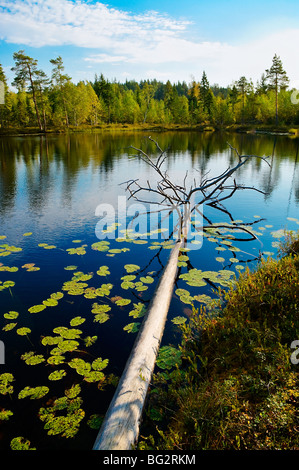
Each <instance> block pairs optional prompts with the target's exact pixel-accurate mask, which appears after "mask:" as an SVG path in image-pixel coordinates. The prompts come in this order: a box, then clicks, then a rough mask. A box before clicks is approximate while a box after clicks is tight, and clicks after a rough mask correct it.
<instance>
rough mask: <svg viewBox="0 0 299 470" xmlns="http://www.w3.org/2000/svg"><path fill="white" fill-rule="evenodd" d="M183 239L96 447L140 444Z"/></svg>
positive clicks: (173, 254)
mask: <svg viewBox="0 0 299 470" xmlns="http://www.w3.org/2000/svg"><path fill="white" fill-rule="evenodd" d="M181 245H182V241H177V242H176V245H175V246H174V248H173V249H172V251H171V253H170V256H169V259H168V262H167V264H166V266H165V268H164V271H163V273H162V276H161V278H160V280H159V283H158V285H157V288H156V290H155V293H154V296H153V298H152V300H151V302H150V305H149V307H148V310H147V312H146V315H145V318H144V320H143V323H142V325H141V328H140V330H139V333H138V335H137V338H136V341H135V343H134V346H133V349H132V351H131V354H130V356H129V359H128V361H127V363H126V366H125V369H124V371H123V374H122V376H121V378H120V381H119V384H118V387H117V389H116V391H115V394H114V396H113V399H112V401H111V403H110V406H109V408H108V410H107V413H106V416H105V419H104V422H103V424H102V427H101V429H100V431H99V433H98V436H97V438H96V441H95V443H94V446H93V450H131V449H132V448H134V446H135V445H136V443H137V440H138V436H139V426H140V422H141V417H142V411H143V408H144V403H145V399H146V395H147V390H148V386H149V383H150V380H151V377H152V373H153V370H154V367H155V362H156V357H157V354H158V351H159V346H160V343H161V339H162V336H163V331H164V326H165V322H166V318H167V313H168V309H169V304H170V301H171V298H172V293H173V287H174V282H175V278H176V274H177V262H178V256H179V251H180V248H181Z"/></svg>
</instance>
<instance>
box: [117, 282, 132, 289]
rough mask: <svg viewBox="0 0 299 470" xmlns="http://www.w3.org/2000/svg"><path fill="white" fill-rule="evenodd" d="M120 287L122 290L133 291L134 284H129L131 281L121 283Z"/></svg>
mask: <svg viewBox="0 0 299 470" xmlns="http://www.w3.org/2000/svg"><path fill="white" fill-rule="evenodd" d="M120 287H121V288H122V289H124V290H128V289H134V287H135V284H134V282H131V281H123V282H122V283H121V285H120Z"/></svg>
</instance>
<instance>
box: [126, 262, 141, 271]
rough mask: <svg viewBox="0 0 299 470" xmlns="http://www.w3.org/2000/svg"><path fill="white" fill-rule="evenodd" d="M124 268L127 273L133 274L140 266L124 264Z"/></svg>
mask: <svg viewBox="0 0 299 470" xmlns="http://www.w3.org/2000/svg"><path fill="white" fill-rule="evenodd" d="M124 268H125V270H126V271H127V273H133V272H135V271H138V270H139V269H140V266H138V265H137V264H125V266H124Z"/></svg>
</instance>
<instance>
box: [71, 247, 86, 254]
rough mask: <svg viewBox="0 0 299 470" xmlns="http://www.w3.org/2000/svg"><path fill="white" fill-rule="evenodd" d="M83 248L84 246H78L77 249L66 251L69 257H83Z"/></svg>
mask: <svg viewBox="0 0 299 470" xmlns="http://www.w3.org/2000/svg"><path fill="white" fill-rule="evenodd" d="M85 246H86V245H82V246H79V247H78V248H67V249H66V251H67V252H68V254H69V255H85V254H86V250H85Z"/></svg>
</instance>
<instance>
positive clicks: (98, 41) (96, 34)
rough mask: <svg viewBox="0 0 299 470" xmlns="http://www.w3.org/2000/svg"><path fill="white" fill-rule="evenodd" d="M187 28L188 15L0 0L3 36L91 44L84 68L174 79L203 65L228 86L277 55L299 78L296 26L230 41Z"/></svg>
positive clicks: (28, 42)
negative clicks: (197, 35)
mask: <svg viewBox="0 0 299 470" xmlns="http://www.w3.org/2000/svg"><path fill="white" fill-rule="evenodd" d="M189 26H190V23H189V22H187V21H181V20H177V19H175V18H172V17H170V16H167V15H163V14H160V13H157V12H155V11H149V12H146V13H144V14H139V15H135V14H133V13H130V12H126V11H121V10H118V9H115V8H110V7H108V6H107V5H105V4H103V3H101V2H97V3H89V2H88V1H84V0H81V1H80V0H76V1H70V0H39V1H37V0H11V1H8V0H0V39H2V40H4V41H6V42H8V43H14V44H18V45H22V46H24V47H26V46H31V47H42V46H46V45H47V46H63V45H72V46H77V47H81V48H88V49H89V51H88V55H87V56H86V57H85V63H86V65H87V66H88V67H90V66H92V65H94V66H97V65H98V64H102V65H103V66H104V65H105V66H106V67H108V66H110V67H117V66H119V65H120V64H122V66H123V67H126V68H127V67H131V68H132V69H135V70H136V67H138V68H139V70H140V71H142V72H141V74H143V76H144V77H146V76H150V75H151V74H152V72H153V71H154V70H157V72H158V74H159V77H163V76H165V78H166V76H167V73H168V74H169V75H168V76H169V78H170V79H171V77H173V78H174V77H176V80H186V79H187V80H188V78H189V77H190V76H191V75H194V76H196V77H198V76H199V77H200V76H201V74H202V71H203V70H205V71H206V72H207V75H208V78H209V80H210V83H219V84H220V85H227V84H230V83H231V82H232V81H233V80H237V79H238V78H240V76H241V75H245V76H246V77H247V78H252V79H253V81H254V82H255V81H256V80H257V79H259V78H260V76H261V74H262V73H263V72H264V71H265V69H266V68H268V67H270V66H271V61H272V57H273V56H274V54H275V53H277V54H278V55H280V56H281V59H282V60H283V65H284V67H285V69H286V70H287V72H288V74H289V76H290V78H291V81H292V82H294V81H296V80H299V63H298V61H297V60H296V57H295V55H294V51H295V47H296V44H298V42H299V29H294V28H293V29H287V30H283V31H279V30H278V29H276V31H275V32H272V33H271V34H268V35H264V36H263V37H260V36H259V37H257V38H256V39H255V40H251V41H249V42H247V43H243V44H240V45H235V44H234V45H232V44H230V43H229V38H228V40H227V41H226V43H224V42H223V43H222V42H216V41H214V42H213V41H210V42H207V41H206V42H200V41H196V40H192V39H187V34H189V29H188V27H189ZM90 49H94V53H90ZM122 73H123V70H120V71H119V74H122ZM187 77H188V78H187ZM174 80H175V78H174Z"/></svg>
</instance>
